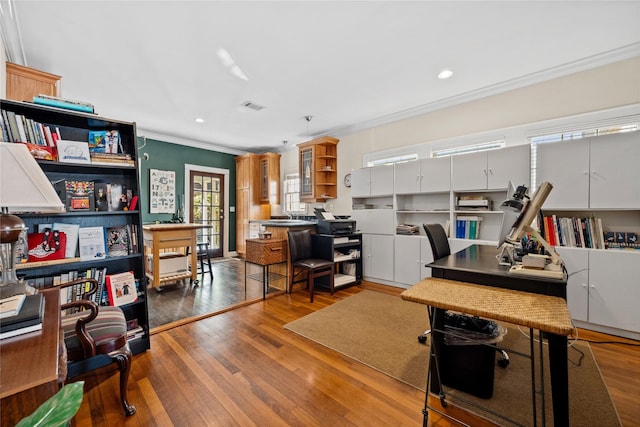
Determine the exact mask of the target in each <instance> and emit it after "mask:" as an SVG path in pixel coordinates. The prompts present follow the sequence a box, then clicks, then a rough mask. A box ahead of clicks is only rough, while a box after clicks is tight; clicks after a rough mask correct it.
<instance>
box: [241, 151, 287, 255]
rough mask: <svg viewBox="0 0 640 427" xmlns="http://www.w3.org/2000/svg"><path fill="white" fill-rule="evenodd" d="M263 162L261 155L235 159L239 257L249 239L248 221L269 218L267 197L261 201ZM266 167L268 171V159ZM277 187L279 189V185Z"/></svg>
mask: <svg viewBox="0 0 640 427" xmlns="http://www.w3.org/2000/svg"><path fill="white" fill-rule="evenodd" d="M263 160H265V158H263V156H262V155H260V154H253V153H249V154H244V155H242V156H238V157H236V252H237V253H238V255H240V256H241V257H244V256H245V253H246V243H245V241H246V240H247V239H249V238H250V233H249V221H251V220H256V219H269V217H270V216H271V206H270V204H269V201H268V197H267V201H266V202H263V201H262V200H261V199H262V189H263V185H262V183H263V175H262V173H261V172H262V169H261V166H262V165H263V163H262V161H263ZM278 161H279V157H278ZM266 166H267V169H268V166H269V161H268V159H267V164H266ZM279 175H280V167H279V166H278V179H279ZM264 182H268V176H265V181H264ZM277 187H278V188H279V184H278V186H277ZM278 194H279V189H278Z"/></svg>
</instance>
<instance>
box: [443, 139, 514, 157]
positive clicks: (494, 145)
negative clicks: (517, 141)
mask: <svg viewBox="0 0 640 427" xmlns="http://www.w3.org/2000/svg"><path fill="white" fill-rule="evenodd" d="M505 146H506V144H505V142H504V139H499V140H495V141H489V142H482V143H480V144H472V145H463V146H461V147H451V148H442V149H440V150H433V151H431V157H447V156H456V155H458V154H467V153H476V152H479V151H488V150H497V149H498V148H503V147H505Z"/></svg>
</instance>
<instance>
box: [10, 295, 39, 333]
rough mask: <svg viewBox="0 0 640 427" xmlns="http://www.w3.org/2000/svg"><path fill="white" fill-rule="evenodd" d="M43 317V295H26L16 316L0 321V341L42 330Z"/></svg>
mask: <svg viewBox="0 0 640 427" xmlns="http://www.w3.org/2000/svg"><path fill="white" fill-rule="evenodd" d="M43 315H44V297H43V295H42V294H34V295H27V296H26V298H25V300H24V303H23V305H22V309H21V310H20V312H19V313H18V314H17V315H15V316H11V317H6V318H3V319H0V339H4V338H10V337H13V336H16V335H20V334H25V333H28V332H33V331H37V330H40V329H42V319H43Z"/></svg>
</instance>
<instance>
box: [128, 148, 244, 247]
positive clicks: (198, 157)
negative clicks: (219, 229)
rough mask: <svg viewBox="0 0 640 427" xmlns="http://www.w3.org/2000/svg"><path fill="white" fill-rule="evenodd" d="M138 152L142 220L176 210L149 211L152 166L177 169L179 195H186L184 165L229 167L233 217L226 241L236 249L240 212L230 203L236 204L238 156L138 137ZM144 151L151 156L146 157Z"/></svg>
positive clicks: (160, 217)
mask: <svg viewBox="0 0 640 427" xmlns="http://www.w3.org/2000/svg"><path fill="white" fill-rule="evenodd" d="M138 147H139V148H138V156H139V158H140V189H141V193H142V194H141V196H140V201H141V205H140V209H141V210H142V222H143V223H150V222H156V221H160V222H162V221H169V220H171V218H172V217H173V214H151V213H149V199H150V198H149V169H160V170H165V171H174V172H175V173H176V196H179V197H180V199H182V197H184V194H183V193H184V180H185V177H184V165H185V164H190V165H201V166H204V167H209V168H218V169H227V170H228V171H229V180H230V182H229V195H228V196H229V206H227V207H226V209H227V212H226V215H227V217H228V218H229V237H228V241H227V242H226V243H225V244H226V245H227V246H228V248H229V250H230V251H235V250H236V213H235V212H229V207H230V206H235V205H236V190H235V189H236V160H235V158H236V156H235V155H233V154H227V153H220V152H217V151H210V150H203V149H201V148H194V147H188V146H184V145H178V144H172V143H169V142H164V141H157V140H154V139H149V138H146V139H144V138H140V137H138ZM144 153H147V154H148V155H149V159H148V160H146V159H145V158H144Z"/></svg>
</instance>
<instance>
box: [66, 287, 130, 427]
mask: <svg viewBox="0 0 640 427" xmlns="http://www.w3.org/2000/svg"><path fill="white" fill-rule="evenodd" d="M86 284H90V285H91V286H90V287H89V289H88V290H86ZM97 284H98V282H97V281H96V280H95V279H78V280H74V281H72V282H68V283H64V284H62V285H61V286H60V287H61V288H66V287H68V286H82V290H83V291H84V292H83V294H82V298H83V299H81V300H76V301H72V302H69V303H63V304H61V306H60V309H61V310H62V312H63V316H62V329H63V331H64V344H65V347H66V352H67V368H68V369H67V371H68V372H67V377H66V379H67V380H68V379H71V378H73V377H75V376H78V375H80V374H82V373H85V372H88V371H90V370H94V369H97V368H101V367H103V366H106V365H108V364H111V363H113V362H116V363H117V364H118V368H119V370H120V401H121V403H122V407H123V408H124V412H125V414H126V415H127V416H129V415H133V414H135V412H136V408H135V406H133V405H131V404H130V403H129V402H128V400H127V382H128V379H129V371H130V370H131V351H130V350H129V345H128V343H127V321H126V318H125V316H124V313H123V312H122V310H121V309H120V308H119V307H112V306H98V305H97V304H96V303H95V302H94V301H92V300H90V299H89V296H90V295H92V294H94V293H95V291H96V289H97ZM62 294H63V295H66V290H65V291H63V292H62ZM70 312H72V313H70Z"/></svg>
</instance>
